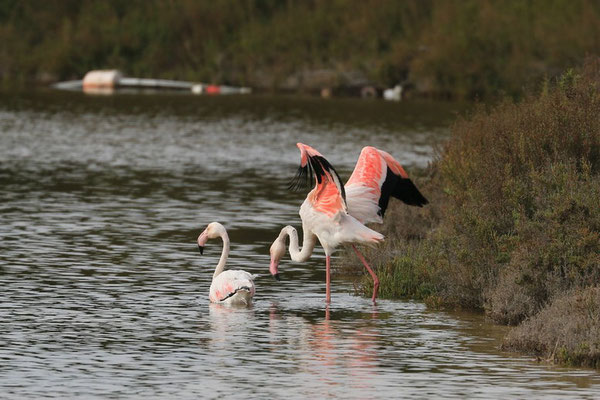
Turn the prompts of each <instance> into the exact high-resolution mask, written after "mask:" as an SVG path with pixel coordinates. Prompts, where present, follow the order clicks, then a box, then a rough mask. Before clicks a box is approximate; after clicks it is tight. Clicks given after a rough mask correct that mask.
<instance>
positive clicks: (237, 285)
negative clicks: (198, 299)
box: [198, 222, 256, 305]
mask: <svg viewBox="0 0 600 400" xmlns="http://www.w3.org/2000/svg"><path fill="white" fill-rule="evenodd" d="M217 237H220V238H221V239H222V240H223V251H222V252H221V257H220V259H219V263H218V264H217V267H216V268H215V272H214V274H213V279H212V283H211V285H210V291H209V299H210V301H211V302H213V303H223V304H242V305H248V304H250V303H251V302H252V297H253V296H254V293H255V291H256V289H255V287H254V275H252V274H250V273H248V272H246V271H242V270H228V271H224V269H225V264H226V263H227V258H228V257H229V235H227V231H226V230H225V227H224V226H223V225H221V224H220V223H218V222H211V223H210V224H208V226H207V227H206V229H205V230H204V231H203V232H202V233H201V234H200V236H198V248H199V249H200V253H202V252H203V250H204V246H205V244H206V242H207V241H208V240H209V239H214V238H217Z"/></svg>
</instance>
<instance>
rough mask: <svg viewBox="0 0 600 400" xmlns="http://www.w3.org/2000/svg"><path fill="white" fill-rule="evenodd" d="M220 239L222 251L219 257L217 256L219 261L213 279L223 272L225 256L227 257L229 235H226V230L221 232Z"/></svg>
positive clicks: (225, 261)
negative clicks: (221, 240)
mask: <svg viewBox="0 0 600 400" xmlns="http://www.w3.org/2000/svg"><path fill="white" fill-rule="evenodd" d="M221 239H223V251H222V252H221V258H219V263H218V264H217V268H216V269H215V273H214V274H213V279H215V278H216V277H217V276H218V275H219V274H220V273H221V272H223V270H224V269H225V264H226V263H227V257H229V235H227V232H221Z"/></svg>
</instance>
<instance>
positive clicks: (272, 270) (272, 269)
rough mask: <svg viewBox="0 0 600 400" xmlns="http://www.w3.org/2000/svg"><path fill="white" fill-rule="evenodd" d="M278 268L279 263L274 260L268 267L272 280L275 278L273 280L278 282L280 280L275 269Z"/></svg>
mask: <svg viewBox="0 0 600 400" xmlns="http://www.w3.org/2000/svg"><path fill="white" fill-rule="evenodd" d="M278 266H279V263H278V262H277V261H275V260H271V265H269V271H271V275H273V278H275V280H277V281H280V280H281V278H280V277H279V272H278V271H277V267H278Z"/></svg>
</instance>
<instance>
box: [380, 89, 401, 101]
mask: <svg viewBox="0 0 600 400" xmlns="http://www.w3.org/2000/svg"><path fill="white" fill-rule="evenodd" d="M383 98H384V99H386V100H393V101H400V100H402V86H401V85H396V86H394V88H393V89H385V90H384V91H383Z"/></svg>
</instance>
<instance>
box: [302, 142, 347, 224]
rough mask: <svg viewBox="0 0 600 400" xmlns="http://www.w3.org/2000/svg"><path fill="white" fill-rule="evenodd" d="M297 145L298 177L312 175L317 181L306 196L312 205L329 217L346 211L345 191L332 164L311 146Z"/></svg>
mask: <svg viewBox="0 0 600 400" xmlns="http://www.w3.org/2000/svg"><path fill="white" fill-rule="evenodd" d="M297 146H298V148H299V149H300V170H299V172H298V178H301V177H302V176H308V177H309V178H310V177H312V176H314V178H315V179H316V181H317V183H316V186H315V188H314V189H313V190H312V191H311V192H310V193H309V194H308V197H307V199H308V200H309V201H310V203H311V205H312V207H313V208H314V209H315V210H316V211H319V212H321V213H323V214H325V215H327V216H329V217H332V216H334V215H335V214H337V213H338V212H343V213H344V214H345V213H347V210H348V206H347V204H346V192H345V190H344V186H342V183H341V179H340V177H339V175H338V173H337V172H336V171H335V169H334V168H333V166H332V165H331V164H330V163H329V161H327V160H326V159H325V157H323V155H321V153H319V152H318V151H317V150H315V149H313V148H312V147H310V146H308V145H305V144H302V143H297Z"/></svg>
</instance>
